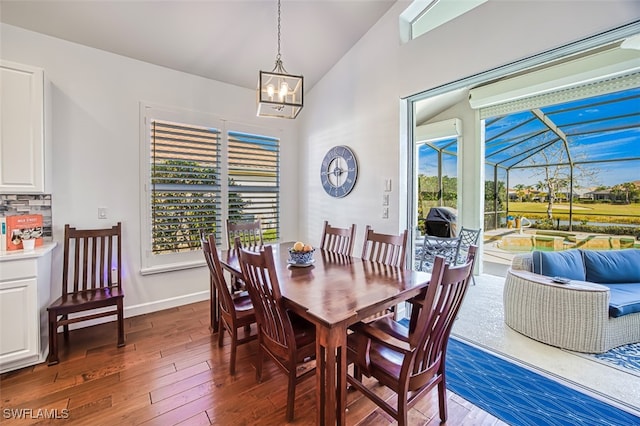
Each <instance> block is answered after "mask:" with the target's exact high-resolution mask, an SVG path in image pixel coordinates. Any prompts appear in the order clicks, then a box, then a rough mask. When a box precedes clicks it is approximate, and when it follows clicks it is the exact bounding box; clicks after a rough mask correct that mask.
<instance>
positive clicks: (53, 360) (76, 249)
mask: <svg viewBox="0 0 640 426" xmlns="http://www.w3.org/2000/svg"><path fill="white" fill-rule="evenodd" d="M121 247H122V225H121V223H120V222H118V224H117V225H115V226H112V227H111V228H106V229H76V228H73V227H71V226H69V225H65V227H64V254H63V262H64V263H63V266H62V295H61V296H60V297H59V298H57V299H56V300H55V301H53V303H51V304H50V305H49V307H48V308H47V311H48V313H49V357H48V364H49V365H54V364H57V363H58V362H59V360H58V328H59V327H60V326H62V328H63V334H64V340H65V342H68V341H69V324H74V323H78V322H81V321H87V320H92V319H96V318H101V317H107V316H112V315H115V316H116V319H117V323H118V324H117V329H118V331H117V334H118V347H122V346H124V345H125V343H124V291H123V289H122V249H121ZM110 307H112V308H111V309H107V310H103V311H100V312H95V310H97V309H99V308H110ZM87 311H93V312H92V313H87V314H83V315H81V316H76V317H73V318H70V317H69V315H70V314H75V313H79V312H87Z"/></svg>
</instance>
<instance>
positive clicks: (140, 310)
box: [69, 290, 209, 330]
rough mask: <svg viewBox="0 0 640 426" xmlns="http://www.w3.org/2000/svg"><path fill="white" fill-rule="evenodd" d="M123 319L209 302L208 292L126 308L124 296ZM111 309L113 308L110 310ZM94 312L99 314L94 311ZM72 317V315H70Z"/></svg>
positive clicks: (76, 326) (104, 319)
mask: <svg viewBox="0 0 640 426" xmlns="http://www.w3.org/2000/svg"><path fill="white" fill-rule="evenodd" d="M124 300H125V306H124V317H125V318H129V317H136V316H138V315H144V314H150V313H152V312H157V311H162V310H165V309H171V308H175V307H178V306H183V305H188V304H190V303H196V302H202V301H203V300H209V290H205V291H201V292H198V293H191V294H185V295H182V296H178V297H171V298H169V299H162V300H156V301H153V302H148V303H141V304H138V305H132V306H127V298H126V296H125V299H124ZM111 309H113V308H111ZM95 312H100V311H99V310H97V309H96V310H95ZM70 317H73V315H70ZM115 320H116V317H115V315H112V316H108V317H102V318H97V319H94V320H90V321H82V322H77V323H74V324H70V325H69V329H70V330H76V329H79V328H84V327H90V326H92V325H98V324H104V323H107V322H112V321H115Z"/></svg>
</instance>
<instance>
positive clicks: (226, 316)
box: [200, 234, 258, 375]
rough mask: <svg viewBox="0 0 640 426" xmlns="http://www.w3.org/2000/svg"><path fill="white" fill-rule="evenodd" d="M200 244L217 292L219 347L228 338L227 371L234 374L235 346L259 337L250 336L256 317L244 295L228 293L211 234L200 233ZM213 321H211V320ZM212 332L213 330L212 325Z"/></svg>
mask: <svg viewBox="0 0 640 426" xmlns="http://www.w3.org/2000/svg"><path fill="white" fill-rule="evenodd" d="M200 245H201V246H202V251H203V253H204V258H205V260H206V261H207V266H208V267H209V274H210V277H211V281H212V283H213V286H214V288H212V289H211V291H212V292H213V291H217V294H218V297H217V299H218V306H219V309H220V316H219V318H218V327H217V328H218V346H220V347H221V346H222V343H223V341H224V335H225V332H226V333H229V336H231V355H230V358H229V372H230V373H231V375H234V374H235V373H236V354H237V349H238V345H242V344H244V343H249V342H251V341H252V340H255V339H256V338H257V337H258V335H257V332H256V333H253V334H252V333H251V324H254V323H255V322H256V315H255V311H254V309H253V304H252V303H251V298H250V297H249V294H248V293H247V292H242V293H235V294H231V291H230V290H229V287H228V285H227V282H226V280H225V278H224V273H223V270H222V264H221V263H220V258H219V257H218V250H217V249H216V237H215V235H214V234H211V235H209V236H208V237H206V236H205V235H203V234H201V237H200ZM212 320H213V318H212ZM211 325H212V329H213V324H211ZM239 329H244V336H243V337H240V335H239V333H238V330H239Z"/></svg>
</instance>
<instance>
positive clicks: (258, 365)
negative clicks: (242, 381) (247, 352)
mask: <svg viewBox="0 0 640 426" xmlns="http://www.w3.org/2000/svg"><path fill="white" fill-rule="evenodd" d="M262 350H263V349H262V347H261V345H260V342H258V353H257V354H256V381H257V382H258V383H261V382H262Z"/></svg>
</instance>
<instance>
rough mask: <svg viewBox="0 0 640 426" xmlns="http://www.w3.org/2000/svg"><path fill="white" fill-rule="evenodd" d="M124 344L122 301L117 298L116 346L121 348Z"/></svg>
mask: <svg viewBox="0 0 640 426" xmlns="http://www.w3.org/2000/svg"><path fill="white" fill-rule="evenodd" d="M124 345H125V343H124V302H123V300H122V299H118V347H119V348H121V347H123V346H124Z"/></svg>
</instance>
